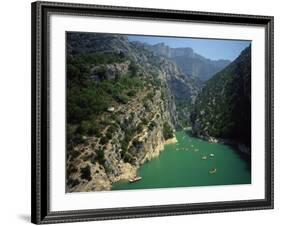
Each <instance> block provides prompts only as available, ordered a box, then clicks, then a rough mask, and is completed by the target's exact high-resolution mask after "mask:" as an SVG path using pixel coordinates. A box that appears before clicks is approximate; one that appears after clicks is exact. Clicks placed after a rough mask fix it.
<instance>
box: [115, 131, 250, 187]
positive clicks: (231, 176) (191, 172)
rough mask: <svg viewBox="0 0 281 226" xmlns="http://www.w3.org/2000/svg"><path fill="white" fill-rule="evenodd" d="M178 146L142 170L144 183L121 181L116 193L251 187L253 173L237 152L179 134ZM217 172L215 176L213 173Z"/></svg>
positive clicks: (181, 132) (167, 147) (169, 145)
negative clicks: (194, 187)
mask: <svg viewBox="0 0 281 226" xmlns="http://www.w3.org/2000/svg"><path fill="white" fill-rule="evenodd" d="M176 137H177V140H178V142H177V143H175V144H168V145H165V149H164V150H163V152H162V153H161V154H160V156H159V157H157V158H155V159H153V160H151V161H149V162H146V163H145V164H143V165H142V166H141V167H140V168H139V169H138V176H141V177H142V179H141V180H140V181H137V182H134V183H129V182H128V181H120V182H117V183H115V184H113V187H112V190H127V189H145V188H168V187H189V186H207V185H230V184H250V183H251V170H250V166H249V164H248V163H247V161H246V160H245V159H244V158H242V157H241V156H240V155H239V154H238V152H237V151H236V150H234V149H233V148H232V147H230V146H228V145H224V144H214V143H209V142H207V141H204V140H202V139H199V138H195V137H191V136H189V135H188V134H187V133H186V132H184V131H179V132H176ZM214 169H215V173H210V171H212V170H214Z"/></svg>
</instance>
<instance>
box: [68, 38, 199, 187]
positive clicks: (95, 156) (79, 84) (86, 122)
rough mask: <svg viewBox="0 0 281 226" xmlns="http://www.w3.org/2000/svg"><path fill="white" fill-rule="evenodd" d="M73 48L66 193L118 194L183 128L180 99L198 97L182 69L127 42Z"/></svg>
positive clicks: (83, 42)
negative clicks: (121, 183)
mask: <svg viewBox="0 0 281 226" xmlns="http://www.w3.org/2000/svg"><path fill="white" fill-rule="evenodd" d="M67 45H68V46H67V51H68V72H67V73H68V89H67V90H68V95H67V96H68V98H69V99H68V109H69V110H68V130H67V136H68V144H70V145H68V151H67V189H66V190H67V192H78V191H98V190H110V188H111V185H112V183H114V182H116V181H118V180H122V179H126V180H128V179H131V178H134V177H135V176H136V170H137V168H138V167H139V166H140V165H141V164H143V163H144V162H145V161H148V160H150V159H152V158H153V157H156V156H158V155H159V153H160V152H161V150H163V147H164V143H165V142H166V140H167V139H169V138H173V136H172V134H173V128H175V127H177V126H178V123H179V122H178V115H177V111H176V104H175V101H174V98H175V96H186V95H188V96H191V95H193V94H195V92H196V91H195V90H193V89H192V85H190V87H189V88H186V86H185V85H184V84H187V83H188V82H189V81H188V80H187V79H186V78H185V76H184V75H183V73H182V72H181V70H180V69H179V68H178V67H177V65H176V64H174V63H173V62H172V61H170V60H169V59H166V58H161V57H158V56H154V54H153V53H152V52H151V51H150V50H148V49H146V48H144V47H143V46H142V45H140V44H137V43H130V42H129V41H128V40H127V39H126V37H125V36H121V35H118V36H114V35H113V36H112V35H102V34H98V35H96V34H89V33H86V34H85V33H68V35H67ZM180 84H182V85H180ZM78 90H79V91H78ZM85 112H86V113H85ZM84 113H85V114H84Z"/></svg>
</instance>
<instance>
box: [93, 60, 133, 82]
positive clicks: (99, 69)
mask: <svg viewBox="0 0 281 226" xmlns="http://www.w3.org/2000/svg"><path fill="white" fill-rule="evenodd" d="M129 65H130V61H126V62H123V63H114V64H105V65H98V66H95V65H93V67H92V68H91V78H92V79H93V80H95V81H100V80H103V79H109V80H113V79H118V78H120V77H121V76H122V75H124V74H127V73H128V71H129Z"/></svg>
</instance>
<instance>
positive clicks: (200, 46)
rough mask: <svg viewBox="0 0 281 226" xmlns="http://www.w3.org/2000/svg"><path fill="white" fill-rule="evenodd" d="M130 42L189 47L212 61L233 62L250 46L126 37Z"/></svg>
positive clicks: (196, 40) (165, 38) (186, 39)
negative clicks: (223, 60)
mask: <svg viewBox="0 0 281 226" xmlns="http://www.w3.org/2000/svg"><path fill="white" fill-rule="evenodd" d="M128 38H129V40H130V41H140V42H146V43H148V44H151V45H154V44H157V43H161V42H163V43H165V44H166V45H167V46H169V47H172V48H177V47H190V48H192V49H193V50H194V52H196V53H198V54H200V55H202V56H204V57H206V58H209V59H212V60H219V59H225V60H231V61H232V60H234V59H235V58H236V57H238V56H239V54H240V53H241V51H242V50H243V49H245V48H246V47H247V46H249V45H250V43H251V41H241V40H237V41H236V40H218V39H197V38H173V37H157V36H142V35H128Z"/></svg>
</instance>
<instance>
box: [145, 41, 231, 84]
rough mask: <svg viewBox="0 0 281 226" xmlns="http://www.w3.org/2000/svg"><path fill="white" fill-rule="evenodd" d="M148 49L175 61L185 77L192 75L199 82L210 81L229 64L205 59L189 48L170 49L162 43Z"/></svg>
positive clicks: (225, 61)
mask: <svg viewBox="0 0 281 226" xmlns="http://www.w3.org/2000/svg"><path fill="white" fill-rule="evenodd" d="M150 48H151V49H152V51H153V52H154V54H156V55H158V56H165V57H168V58H170V59H172V60H173V61H175V62H176V63H177V65H178V66H179V67H180V68H181V70H182V71H183V72H184V73H185V74H186V75H192V76H194V77H197V78H199V79H200V80H201V81H206V80H208V79H210V78H211V77H212V76H213V75H214V74H216V73H217V72H219V71H220V70H222V69H223V68H225V67H226V66H227V65H228V64H229V63H230V61H228V60H210V59H207V58H205V57H203V56H201V55H199V54H197V53H195V52H194V51H193V50H192V49H191V48H170V47H168V46H166V45H165V44H164V43H160V44H156V45H153V46H151V47H150Z"/></svg>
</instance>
